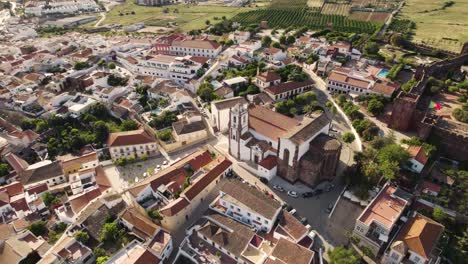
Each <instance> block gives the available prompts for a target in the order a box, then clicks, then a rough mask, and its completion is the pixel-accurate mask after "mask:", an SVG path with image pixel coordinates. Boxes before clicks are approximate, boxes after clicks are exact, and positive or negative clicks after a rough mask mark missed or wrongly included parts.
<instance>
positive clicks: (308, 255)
mask: <svg viewBox="0 0 468 264" xmlns="http://www.w3.org/2000/svg"><path fill="white" fill-rule="evenodd" d="M271 256H273V257H275V258H278V259H280V260H282V261H284V263H285V264H310V263H312V260H313V258H314V252H313V251H312V250H310V249H307V248H305V247H303V246H301V245H298V244H296V243H293V242H291V241H289V240H287V239H284V238H280V240H279V241H278V243H277V244H276V246H275V248H274V249H273V252H272V253H271Z"/></svg>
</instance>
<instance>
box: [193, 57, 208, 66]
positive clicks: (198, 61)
mask: <svg viewBox="0 0 468 264" xmlns="http://www.w3.org/2000/svg"><path fill="white" fill-rule="evenodd" d="M190 60H191V61H194V62H196V63H200V64H204V63H206V62H207V61H209V60H210V59H209V58H207V57H200V56H190Z"/></svg>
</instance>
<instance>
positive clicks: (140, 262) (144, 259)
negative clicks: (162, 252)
mask: <svg viewBox="0 0 468 264" xmlns="http://www.w3.org/2000/svg"><path fill="white" fill-rule="evenodd" d="M127 263H128V264H148V263H153V264H159V263H161V260H160V259H159V258H158V257H157V256H156V255H154V254H153V253H151V251H149V250H147V249H144V251H143V253H141V255H140V256H139V257H138V258H137V259H136V260H135V261H134V262H127Z"/></svg>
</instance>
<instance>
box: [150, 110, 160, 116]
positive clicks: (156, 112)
mask: <svg viewBox="0 0 468 264" xmlns="http://www.w3.org/2000/svg"><path fill="white" fill-rule="evenodd" d="M151 113H153V114H157V115H159V113H161V109H154V110H153V111H151Z"/></svg>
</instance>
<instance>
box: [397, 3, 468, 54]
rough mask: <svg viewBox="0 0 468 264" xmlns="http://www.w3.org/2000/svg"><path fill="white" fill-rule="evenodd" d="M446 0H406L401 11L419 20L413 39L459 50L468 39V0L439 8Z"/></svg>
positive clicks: (406, 15)
mask: <svg viewBox="0 0 468 264" xmlns="http://www.w3.org/2000/svg"><path fill="white" fill-rule="evenodd" d="M444 2H447V0H433V1H427V0H407V2H406V5H405V6H404V7H403V9H402V12H401V13H400V14H401V16H402V17H403V18H407V19H410V20H412V21H414V22H415V23H416V35H415V36H414V41H415V42H419V43H425V44H426V45H429V46H434V47H437V48H441V49H446V50H450V51H454V52H460V50H461V47H462V45H463V43H464V42H466V41H468V0H454V2H455V3H454V4H453V5H452V6H450V7H447V8H445V9H443V10H434V9H440V8H441V7H442V6H443V5H444Z"/></svg>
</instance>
